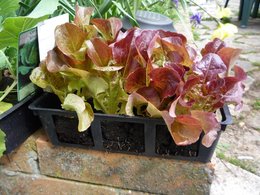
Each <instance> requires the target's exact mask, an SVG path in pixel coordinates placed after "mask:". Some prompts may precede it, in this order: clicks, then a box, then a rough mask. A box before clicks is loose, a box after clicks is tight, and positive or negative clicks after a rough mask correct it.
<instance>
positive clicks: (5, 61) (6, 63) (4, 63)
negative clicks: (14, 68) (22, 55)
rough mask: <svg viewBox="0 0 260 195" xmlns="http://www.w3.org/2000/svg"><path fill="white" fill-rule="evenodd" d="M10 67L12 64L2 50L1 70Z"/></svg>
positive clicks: (0, 53)
mask: <svg viewBox="0 0 260 195" xmlns="http://www.w3.org/2000/svg"><path fill="white" fill-rule="evenodd" d="M9 66H10V62H9V60H8V59H7V57H6V55H5V54H4V52H3V50H0V70H3V69H5V68H8V67H9Z"/></svg>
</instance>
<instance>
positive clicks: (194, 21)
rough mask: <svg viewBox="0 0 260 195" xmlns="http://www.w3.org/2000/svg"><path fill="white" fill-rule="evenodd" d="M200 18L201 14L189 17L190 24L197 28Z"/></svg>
mask: <svg viewBox="0 0 260 195" xmlns="http://www.w3.org/2000/svg"><path fill="white" fill-rule="evenodd" d="M201 18H202V15H201V13H199V12H198V13H196V14H193V15H192V16H191V17H190V22H191V23H192V24H193V25H194V26H197V25H198V24H200V23H201Z"/></svg>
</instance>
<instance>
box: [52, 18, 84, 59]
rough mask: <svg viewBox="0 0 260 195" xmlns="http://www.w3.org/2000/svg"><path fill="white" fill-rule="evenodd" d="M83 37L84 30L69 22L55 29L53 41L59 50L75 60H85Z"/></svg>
mask: <svg viewBox="0 0 260 195" xmlns="http://www.w3.org/2000/svg"><path fill="white" fill-rule="evenodd" d="M85 37H86V34H85V32H84V31H82V30H81V29H80V28H79V27H78V26H76V25H74V24H71V23H65V24H62V25H59V26H57V27H56V29H55V41H56V45H57V47H58V48H59V50H60V51H62V53H64V54H65V55H67V56H69V57H72V58H74V59H76V60H80V61H84V60H85V52H86V51H85V49H84V46H83V43H84V42H85ZM82 47H83V48H82Z"/></svg>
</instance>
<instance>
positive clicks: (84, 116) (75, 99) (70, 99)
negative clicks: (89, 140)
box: [62, 93, 94, 132]
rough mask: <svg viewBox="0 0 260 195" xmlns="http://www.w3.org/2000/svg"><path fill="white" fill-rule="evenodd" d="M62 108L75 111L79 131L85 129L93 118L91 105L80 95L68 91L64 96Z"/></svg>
mask: <svg viewBox="0 0 260 195" xmlns="http://www.w3.org/2000/svg"><path fill="white" fill-rule="evenodd" d="M62 108H63V109H65V110H71V111H75V112H76V113H77V115H78V119H79V124H78V131H80V132H82V131H85V130H87V129H88V128H89V127H90V125H91V122H92V121H93V120H94V113H93V110H92V108H91V105H90V104H88V103H86V102H84V100H83V99H82V98H81V97H79V96H77V95H75V94H72V93H70V94H68V95H67V96H66V98H65V100H64V103H63V104H62Z"/></svg>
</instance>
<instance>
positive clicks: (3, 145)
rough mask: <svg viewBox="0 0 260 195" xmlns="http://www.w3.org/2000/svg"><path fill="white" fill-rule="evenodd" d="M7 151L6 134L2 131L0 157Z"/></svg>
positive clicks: (0, 135)
mask: <svg viewBox="0 0 260 195" xmlns="http://www.w3.org/2000/svg"><path fill="white" fill-rule="evenodd" d="M5 150H6V147H5V133H4V132H3V131H2V130H1V129H0V157H1V156H2V155H3V153H4V151H5Z"/></svg>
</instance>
